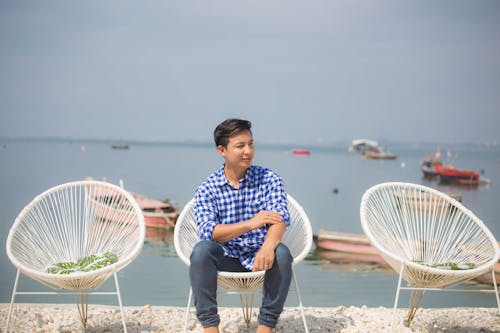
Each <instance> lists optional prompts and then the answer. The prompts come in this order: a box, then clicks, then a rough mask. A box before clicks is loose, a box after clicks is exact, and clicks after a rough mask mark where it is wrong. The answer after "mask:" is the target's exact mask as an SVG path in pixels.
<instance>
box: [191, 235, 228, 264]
mask: <svg viewBox="0 0 500 333" xmlns="http://www.w3.org/2000/svg"><path fill="white" fill-rule="evenodd" d="M218 251H222V249H221V247H220V246H219V245H218V244H217V243H216V242H214V241H211V240H201V241H199V242H198V243H196V245H195V246H194V247H193V252H191V257H190V261H191V264H196V263H203V262H205V261H206V260H208V259H209V258H210V257H211V256H213V255H215V254H217V252H218Z"/></svg>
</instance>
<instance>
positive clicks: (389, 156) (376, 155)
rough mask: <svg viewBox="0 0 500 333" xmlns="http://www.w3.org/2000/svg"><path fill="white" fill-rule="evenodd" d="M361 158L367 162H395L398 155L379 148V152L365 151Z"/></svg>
mask: <svg viewBox="0 0 500 333" xmlns="http://www.w3.org/2000/svg"><path fill="white" fill-rule="evenodd" d="M361 157H362V158H364V159H365V160H395V159H396V158H397V157H398V155H396V154H393V153H391V152H389V151H385V150H384V149H380V148H379V149H378V150H371V151H365V152H364V153H363V154H362V155H361Z"/></svg>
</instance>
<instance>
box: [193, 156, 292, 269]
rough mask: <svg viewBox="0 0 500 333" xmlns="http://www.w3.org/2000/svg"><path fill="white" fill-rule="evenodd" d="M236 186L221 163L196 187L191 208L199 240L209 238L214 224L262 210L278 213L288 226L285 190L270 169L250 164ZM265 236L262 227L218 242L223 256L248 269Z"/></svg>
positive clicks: (264, 228) (278, 178) (251, 266)
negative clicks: (228, 177) (220, 165)
mask: <svg viewBox="0 0 500 333" xmlns="http://www.w3.org/2000/svg"><path fill="white" fill-rule="evenodd" d="M239 185H240V186H239V188H235V187H234V186H232V185H231V183H230V182H229V180H228V179H227V178H226V175H225V174H224V166H222V167H221V168H220V169H219V170H217V171H216V172H214V173H213V174H212V175H210V176H209V177H208V178H207V179H206V180H205V181H204V182H203V183H202V184H201V185H200V186H198V188H197V189H196V195H195V200H196V203H195V206H194V210H195V218H196V225H197V227H198V234H199V236H200V238H201V239H204V240H212V232H213V230H214V228H215V226H216V225H217V224H231V223H236V222H241V221H246V220H249V219H251V218H252V217H253V216H254V215H255V214H257V213H258V212H259V211H261V210H270V211H275V212H278V213H280V214H281V218H282V219H283V221H284V222H285V225H286V226H287V227H288V226H289V225H290V214H289V212H288V207H287V205H288V203H287V199H286V192H285V189H284V187H283V181H282V179H281V177H280V176H278V175H277V174H276V173H274V172H273V171H271V170H269V169H266V168H263V167H260V166H256V165H252V166H250V167H249V168H248V170H247V172H246V174H245V177H243V178H242V179H241V180H240V184H239ZM266 235H267V227H266V226H262V227H261V228H259V229H257V230H250V231H248V232H246V233H244V234H242V235H240V236H238V237H236V238H233V239H232V240H230V241H227V242H225V243H221V245H222V248H223V249H224V253H225V255H227V256H229V257H233V258H239V260H240V262H241V264H242V265H243V267H245V268H246V269H248V270H251V269H252V268H253V262H254V260H255V254H256V253H257V251H258V250H259V249H260V247H261V246H262V243H264V239H265V237H266Z"/></svg>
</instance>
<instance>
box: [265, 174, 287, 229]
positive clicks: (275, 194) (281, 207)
mask: <svg viewBox="0 0 500 333" xmlns="http://www.w3.org/2000/svg"><path fill="white" fill-rule="evenodd" d="M269 185H270V188H269V201H268V202H269V207H268V210H272V211H275V212H278V213H280V214H281V218H282V219H283V221H284V222H285V226H286V227H287V228H288V227H289V226H290V213H289V211H288V200H287V195H286V192H285V188H284V186H283V180H282V178H281V177H280V176H278V175H276V174H274V175H273V177H271V179H270V180H269Z"/></svg>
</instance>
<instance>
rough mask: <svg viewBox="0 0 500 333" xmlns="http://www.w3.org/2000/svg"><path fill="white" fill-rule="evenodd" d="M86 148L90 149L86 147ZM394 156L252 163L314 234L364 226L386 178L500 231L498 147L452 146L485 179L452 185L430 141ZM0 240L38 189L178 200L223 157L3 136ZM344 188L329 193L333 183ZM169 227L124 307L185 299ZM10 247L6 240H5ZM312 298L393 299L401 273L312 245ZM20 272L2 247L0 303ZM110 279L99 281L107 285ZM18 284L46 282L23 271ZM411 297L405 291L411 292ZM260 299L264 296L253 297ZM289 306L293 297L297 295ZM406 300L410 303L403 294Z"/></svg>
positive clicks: (336, 153) (485, 301)
mask: <svg viewBox="0 0 500 333" xmlns="http://www.w3.org/2000/svg"><path fill="white" fill-rule="evenodd" d="M83 145H84V146H85V148H86V149H85V151H83V150H82V146H83ZM391 150H392V151H394V152H395V153H397V154H398V155H399V157H398V159H396V160H394V161H368V160H362V159H360V157H359V156H358V155H356V154H352V153H348V152H347V149H346V148H345V147H342V148H324V147H321V148H312V149H311V151H312V153H311V155H310V156H295V155H292V154H290V153H289V151H290V149H289V148H283V147H281V148H280V147H269V146H266V147H259V146H258V145H257V154H256V157H255V164H260V165H263V166H267V167H270V168H272V169H274V170H275V171H277V172H278V173H279V174H280V175H281V176H282V177H283V178H284V180H285V187H286V189H287V191H288V192H289V193H290V194H292V195H293V196H294V197H295V198H296V199H297V200H298V201H299V202H300V203H301V204H302V206H303V207H304V209H305V211H306V213H307V214H308V216H309V218H310V220H311V223H312V226H313V231H314V233H317V232H318V231H319V229H321V228H323V229H328V230H336V231H345V232H356V233H361V224H360V221H359V204H360V200H361V196H362V195H363V193H364V191H365V190H366V189H368V188H369V187H370V186H372V185H375V184H377V183H381V182H385V181H404V182H413V183H420V184H424V185H428V186H431V187H434V188H437V189H439V190H441V191H444V192H448V193H461V194H462V197H463V200H462V202H463V204H464V205H465V206H466V207H468V208H469V209H471V210H472V211H473V212H474V213H475V214H476V215H477V216H478V217H480V218H481V219H482V220H483V221H484V222H485V223H486V224H487V225H488V227H489V228H490V229H491V230H492V232H493V233H494V234H495V236H496V237H497V239H498V238H499V237H500V221H499V217H500V201H499V199H498V198H500V186H499V185H500V152H499V151H498V149H497V150H493V151H492V150H486V149H471V148H462V149H461V150H455V151H454V154H457V155H456V156H457V158H456V160H455V165H456V166H457V167H460V168H471V169H475V170H483V171H484V176H485V177H487V178H489V179H490V180H491V185H489V186H479V187H476V188H470V187H450V186H442V185H439V184H438V183H437V182H435V181H428V180H425V179H423V178H422V174H421V172H420V169H419V166H418V163H419V160H420V158H421V157H422V156H424V155H426V154H428V153H429V152H430V151H429V150H428V149H422V148H418V147H416V146H406V147H403V148H400V149H399V150H398V149H397V148H393V149H391ZM0 162H1V171H2V172H1V173H0V217H1V220H2V221H1V222H2V223H1V224H0V242H1V243H2V244H5V242H6V239H7V233H8V230H9V228H10V226H11V225H12V223H13V222H14V219H15V217H16V216H17V214H18V213H19V212H20V211H21V210H22V208H23V207H24V206H25V205H26V204H27V203H29V202H30V201H31V200H32V199H33V198H34V196H36V195H37V194H39V193H41V192H43V191H45V190H46V189H48V188H50V187H52V186H55V185H57V184H60V183H64V182H68V181H75V180H82V179H84V178H85V177H94V178H95V179H102V178H103V177H105V178H107V180H108V181H110V182H112V183H115V184H118V182H119V180H120V179H123V181H124V183H125V187H126V188H127V189H129V190H131V191H134V192H138V193H141V194H144V195H147V196H150V197H153V198H157V199H165V198H170V199H172V200H173V201H175V202H177V203H178V204H179V206H180V207H182V206H183V205H184V204H185V203H186V202H187V201H189V199H190V198H191V197H192V195H193V192H194V189H195V187H196V186H197V185H198V184H199V183H200V182H201V181H202V180H203V179H204V178H205V177H207V176H208V175H209V174H210V173H211V172H212V171H213V170H215V169H216V168H218V167H220V165H221V163H222V159H221V158H220V157H219V156H218V155H217V154H216V151H215V149H214V148H213V147H212V146H211V145H208V144H207V145H188V144H131V145H130V149H129V150H112V149H111V145H110V143H102V142H68V141H42V142H36V141H0ZM334 188H336V189H338V193H336V194H335V193H333V191H332V190H333V189H334ZM172 236H173V235H172V232H163V233H162V232H158V231H157V232H155V231H154V230H148V235H147V240H146V242H145V244H144V249H143V252H142V253H141V255H140V256H139V257H138V258H137V259H136V260H135V261H134V262H133V263H132V264H130V265H129V266H127V267H126V268H125V269H124V270H122V271H120V272H119V278H120V287H121V291H122V298H123V302H124V304H125V305H143V304H152V305H175V306H184V305H185V303H186V299H187V292H188V288H189V282H188V271H187V267H186V266H185V265H184V264H183V263H181V261H180V260H179V259H178V258H177V257H176V254H175V250H174V247H173V241H172ZM4 246H5V245H4ZM296 273H297V277H298V279H299V284H300V287H301V292H302V296H303V301H304V304H305V305H306V306H338V305H355V306H361V305H368V306H389V307H391V306H392V305H393V300H394V294H395V288H396V283H397V276H396V275H395V274H394V273H393V272H391V271H389V270H387V269H381V268H378V267H373V266H360V265H348V264H339V263H332V262H330V261H328V259H327V258H325V257H324V256H323V255H321V253H318V252H317V251H315V249H314V247H313V251H312V252H311V254H310V255H309V257H308V258H307V259H306V261H304V262H302V263H301V264H300V265H299V266H297V267H296ZM14 278H15V270H14V267H13V266H12V264H11V263H10V261H9V260H8V258H7V256H6V254H5V250H4V251H2V252H1V253H0V280H1V281H2V283H1V284H0V302H2V303H5V302H9V301H10V297H11V292H12V287H13V283H14ZM111 286H112V285H111V284H110V283H106V284H105V286H103V288H102V289H106V288H108V287H111ZM20 287H21V288H24V289H25V290H44V289H43V288H42V287H40V285H39V284H38V283H36V282H33V281H31V280H30V279H28V278H26V277H24V278H22V279H21V280H20ZM405 296H406V297H405ZM220 297H221V300H222V301H223V302H224V303H221V304H223V305H225V306H237V305H238V304H239V298H238V297H236V296H234V295H232V296H224V295H221V296H220ZM222 301H221V302H222ZM17 302H47V303H50V302H64V303H71V302H73V299H71V298H68V297H48V296H45V297H41V296H40V297H33V296H19V297H18V299H17ZM256 302H257V304H258V300H256ZM91 303H101V304H116V301H115V299H113V298H110V297H109V296H108V297H100V296H95V298H93V299H91ZM287 303H288V305H294V304H296V296H295V294H293V293H291V294H290V296H289V298H288V301H287ZM400 304H401V305H406V304H407V295H404V294H403V296H402V298H401V300H400ZM424 306H427V307H430V306H435V307H446V306H487V307H492V306H496V302H495V301H494V297H493V296H492V295H491V294H489V295H488V294H476V293H470V294H466V295H464V294H456V293H439V292H435V293H428V295H427V296H426V299H425V300H424Z"/></svg>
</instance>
